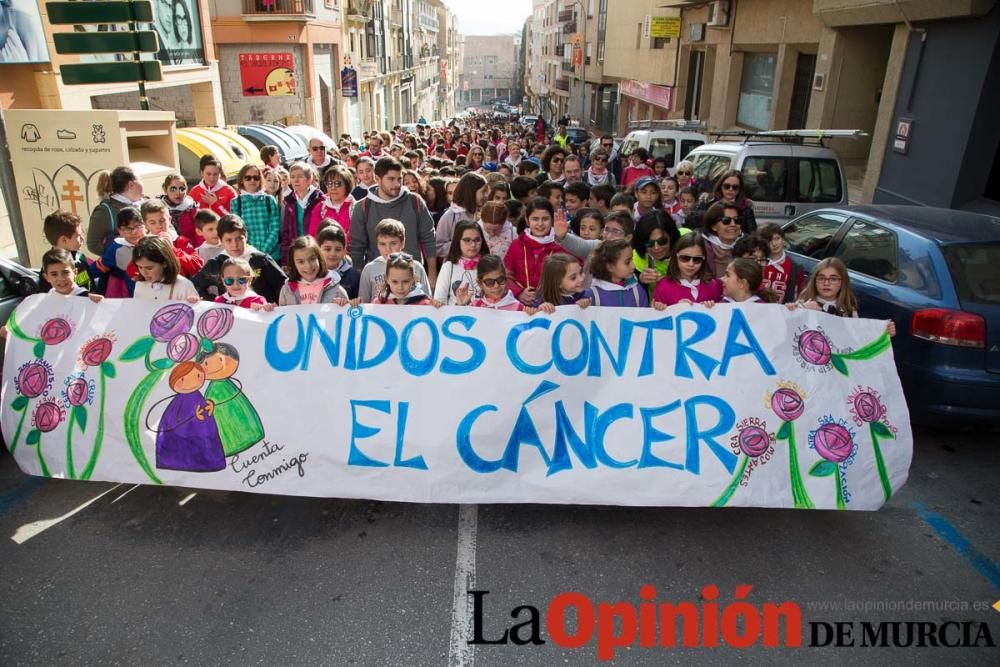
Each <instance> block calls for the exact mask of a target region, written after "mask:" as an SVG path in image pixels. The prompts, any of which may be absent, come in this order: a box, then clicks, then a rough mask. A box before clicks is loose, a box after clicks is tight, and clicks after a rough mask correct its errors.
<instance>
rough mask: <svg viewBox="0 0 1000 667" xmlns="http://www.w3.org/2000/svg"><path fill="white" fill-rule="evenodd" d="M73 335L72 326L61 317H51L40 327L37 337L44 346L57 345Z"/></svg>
mask: <svg viewBox="0 0 1000 667" xmlns="http://www.w3.org/2000/svg"><path fill="white" fill-rule="evenodd" d="M72 334H73V325H71V324H70V323H69V322H68V321H66V320H65V319H63V318H61V317H53V318H52V319H50V320H47V321H46V322H45V324H43V325H42V328H41V331H40V332H39V334H38V337H39V338H41V339H42V342H43V343H45V344H46V345H58V344H59V343H61V342H63V341H64V340H66V339H67V338H69V337H70V336H71V335H72Z"/></svg>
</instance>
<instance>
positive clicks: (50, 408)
mask: <svg viewBox="0 0 1000 667" xmlns="http://www.w3.org/2000/svg"><path fill="white" fill-rule="evenodd" d="M65 417H66V411H65V410H63V407H62V406H61V405H60V404H59V401H56V400H54V399H51V398H50V399H46V400H44V401H42V402H41V403H39V404H38V407H36V408H35V413H34V414H33V415H32V416H31V420H32V423H33V424H34V425H35V428H37V429H38V430H39V431H41V432H42V433H48V432H49V431H54V430H55V428H56V427H57V426H59V424H61V423H62V421H63V419H65Z"/></svg>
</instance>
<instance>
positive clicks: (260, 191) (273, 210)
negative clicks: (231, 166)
mask: <svg viewBox="0 0 1000 667" xmlns="http://www.w3.org/2000/svg"><path fill="white" fill-rule="evenodd" d="M236 185H237V187H239V192H240V193H239V195H237V196H236V198H235V199H233V201H232V203H231V204H230V208H231V209H232V211H233V213H235V214H236V215H238V216H240V217H241V218H243V223H244V224H245V225H246V226H247V242H248V243H249V244H250V245H252V246H253V247H254V248H257V249H258V250H260V251H261V252H263V253H267V254H268V255H270V256H271V257H272V258H274V259H275V260H278V259H281V248H280V247H279V245H278V234H279V232H280V231H281V208H280V207H279V206H278V201H277V200H276V199H275V198H274V197H272V196H271V195H269V194H267V192H266V191H265V190H264V187H263V182H262V174H261V170H260V169H258V168H257V167H256V166H255V165H252V164H245V165H243V168H242V169H240V173H239V175H238V176H237V178H236Z"/></svg>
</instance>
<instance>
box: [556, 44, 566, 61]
mask: <svg viewBox="0 0 1000 667" xmlns="http://www.w3.org/2000/svg"><path fill="white" fill-rule="evenodd" d="M555 55H557V56H559V57H560V58H562V57H563V56H565V55H566V45H565V44H557V45H556V50H555Z"/></svg>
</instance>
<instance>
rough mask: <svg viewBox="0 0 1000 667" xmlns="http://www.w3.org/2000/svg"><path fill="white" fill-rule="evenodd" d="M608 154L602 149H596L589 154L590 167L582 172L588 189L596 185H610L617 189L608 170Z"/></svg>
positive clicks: (612, 175)
mask: <svg viewBox="0 0 1000 667" xmlns="http://www.w3.org/2000/svg"><path fill="white" fill-rule="evenodd" d="M608 160H609V158H608V154H607V152H606V151H604V150H603V149H600V148H598V149H596V150H593V151H591V153H590V166H589V167H587V171H585V172H583V181H584V182H585V183H586V184H587V185H589V186H590V187H594V186H596V185H610V186H611V187H617V185H618V183H616V182H615V175H614V174H613V173H611V170H610V169H608Z"/></svg>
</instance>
